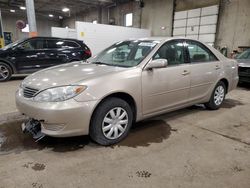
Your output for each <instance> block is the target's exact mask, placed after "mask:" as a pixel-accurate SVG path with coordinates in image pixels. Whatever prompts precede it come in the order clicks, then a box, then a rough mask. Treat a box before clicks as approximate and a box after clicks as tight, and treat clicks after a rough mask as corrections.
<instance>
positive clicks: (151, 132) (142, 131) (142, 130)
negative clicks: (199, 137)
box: [117, 120, 176, 148]
mask: <svg viewBox="0 0 250 188" xmlns="http://www.w3.org/2000/svg"><path fill="white" fill-rule="evenodd" d="M171 131H176V130H172V129H171V127H170V126H169V125H168V124H166V123H165V121H162V120H148V121H142V122H139V123H136V124H135V125H134V126H133V127H132V129H131V131H130V133H129V135H128V137H127V138H125V140H123V141H122V142H120V143H118V144H117V146H128V147H133V148H136V147H138V146H144V147H145V146H149V145H150V144H152V143H161V142H163V140H165V139H167V138H168V137H169V136H170V134H171Z"/></svg>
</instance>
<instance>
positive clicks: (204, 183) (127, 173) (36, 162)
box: [0, 80, 250, 188]
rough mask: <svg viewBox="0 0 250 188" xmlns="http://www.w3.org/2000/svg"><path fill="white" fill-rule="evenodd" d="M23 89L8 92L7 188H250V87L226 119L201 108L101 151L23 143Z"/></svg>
mask: <svg viewBox="0 0 250 188" xmlns="http://www.w3.org/2000/svg"><path fill="white" fill-rule="evenodd" d="M19 83H20V80H14V81H11V82H8V83H1V84H0V88H1V90H0V96H1V97H0V108H1V110H0V114H2V116H5V117H7V116H8V118H3V117H2V118H0V124H1V125H0V187H8V188H9V187H25V188H28V187H40V188H42V187H43V188H44V187H49V188H52V187H91V188H92V187H163V188H166V187H185V188H187V187H192V188H193V187H197V188H198V187H199V188H200V187H203V188H204V187H207V188H211V187H219V188H222V187H225V188H230V187H232V188H235V187H236V188H237V187H239V188H249V187H250V178H249V177H250V95H249V94H250V89H249V88H250V87H247V86H243V87H239V88H238V89H237V90H235V91H233V92H232V93H230V95H228V96H227V100H226V101H225V103H224V105H223V107H222V108H221V109H220V110H218V111H207V110H206V109H204V108H203V106H201V105H199V106H194V107H190V108H187V109H183V110H179V111H176V112H172V113H169V114H166V115H162V116H159V117H157V118H154V119H150V120H147V121H144V122H141V123H137V124H135V125H134V127H133V129H132V132H131V134H130V135H129V137H128V138H127V139H126V140H124V141H123V142H122V143H120V144H118V145H115V146H112V147H101V146H98V145H96V144H95V143H93V142H91V141H90V139H89V138H88V136H84V137H76V138H67V139H55V138H45V139H44V140H42V141H41V142H39V143H35V142H34V141H33V140H32V138H31V137H30V136H29V135H23V134H22V133H21V130H20V124H21V122H22V121H23V118H24V117H22V116H20V115H18V113H17V112H16V109H15V103H14V99H13V96H14V93H13V92H15V90H16V87H17V86H18V84H19ZM6 114H7V115H6ZM0 117H1V115H0Z"/></svg>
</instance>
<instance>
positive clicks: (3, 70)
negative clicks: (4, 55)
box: [0, 65, 10, 80]
mask: <svg viewBox="0 0 250 188" xmlns="http://www.w3.org/2000/svg"><path fill="white" fill-rule="evenodd" d="M9 75H10V71H9V69H8V68H7V67H6V66H4V65H0V80H5V79H6V78H8V77H9Z"/></svg>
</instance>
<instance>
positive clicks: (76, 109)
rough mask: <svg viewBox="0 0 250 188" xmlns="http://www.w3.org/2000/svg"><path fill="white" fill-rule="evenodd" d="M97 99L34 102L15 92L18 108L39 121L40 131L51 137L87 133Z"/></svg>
mask: <svg viewBox="0 0 250 188" xmlns="http://www.w3.org/2000/svg"><path fill="white" fill-rule="evenodd" d="M97 103H98V101H88V102H77V101H76V100H74V99H70V100H67V101H63V102H44V103H40V102H34V101H33V100H29V99H26V98H24V97H23V96H21V95H19V94H18V92H17V94H16V106H17V108H18V110H19V111H20V112H21V113H22V114H24V115H26V116H28V117H29V118H32V119H35V120H38V121H40V122H41V132H42V133H43V134H45V135H48V136H53V137H70V136H80V135H87V134H88V133H89V123H90V118H91V115H92V113H93V111H94V108H95V106H96V105H97Z"/></svg>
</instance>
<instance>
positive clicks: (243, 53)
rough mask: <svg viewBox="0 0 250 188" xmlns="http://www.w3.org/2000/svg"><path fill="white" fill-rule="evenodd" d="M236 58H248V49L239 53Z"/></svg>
mask: <svg viewBox="0 0 250 188" xmlns="http://www.w3.org/2000/svg"><path fill="white" fill-rule="evenodd" d="M236 59H250V50H246V51H244V52H242V53H241V54H239V55H238V56H237V57H236Z"/></svg>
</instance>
